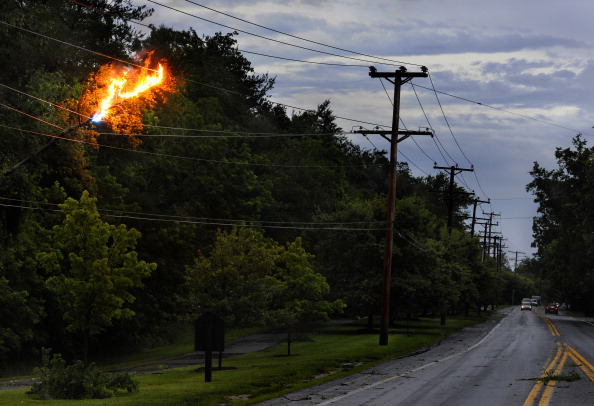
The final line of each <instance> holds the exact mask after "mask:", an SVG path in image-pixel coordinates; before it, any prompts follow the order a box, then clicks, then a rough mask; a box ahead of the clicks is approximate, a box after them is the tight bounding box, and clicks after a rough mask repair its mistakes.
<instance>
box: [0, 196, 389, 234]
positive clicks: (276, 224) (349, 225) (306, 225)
mask: <svg viewBox="0 0 594 406" xmlns="http://www.w3.org/2000/svg"><path fill="white" fill-rule="evenodd" d="M0 200H5V201H9V202H11V203H0V206H2V207H14V208H23V209H31V210H44V211H54V212H60V211H61V210H60V209H59V208H56V206H58V204H53V203H45V202H36V201H31V200H21V199H14V198H7V197H0ZM17 203H20V204H17ZM22 203H24V204H26V205H23V204H22ZM97 211H99V212H100V213H103V214H104V215H106V216H110V217H117V218H127V219H132V220H147V221H163V222H175V223H189V224H202V225H213V226H246V227H249V226H253V225H254V224H256V225H258V226H259V227H263V228H280V229H296V230H340V231H384V230H385V229H384V228H380V227H369V226H370V225H372V224H375V223H378V224H382V223H383V222H380V221H367V222H363V221H360V222H300V221H286V222H285V221H265V220H245V219H241V220H235V219H221V218H207V217H193V216H176V215H167V214H154V213H143V212H130V211H122V210H109V209H101V208H98V209H97ZM354 225H362V226H364V227H353V226H354ZM339 226H345V227H339Z"/></svg>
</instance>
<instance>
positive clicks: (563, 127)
mask: <svg viewBox="0 0 594 406" xmlns="http://www.w3.org/2000/svg"><path fill="white" fill-rule="evenodd" d="M415 86H417V87H420V88H422V89H425V90H429V91H431V92H436V93H439V94H443V95H445V96H448V97H452V98H454V99H458V100H462V101H465V102H468V103H472V104H476V105H479V106H483V107H487V108H489V109H493V110H497V111H500V112H502V113H506V114H512V115H514V116H517V117H521V118H525V119H527V120H532V121H536V122H539V123H541V124H546V125H550V126H553V127H557V128H561V129H564V130H568V131H572V132H574V133H579V134H584V135H589V136H593V137H594V134H589V133H587V132H584V131H580V130H576V129H573V128H569V127H566V126H562V125H560V124H555V123H553V122H550V121H546V120H541V119H539V118H536V117H531V116H528V115H525V114H521V113H516V112H514V111H510V110H506V109H503V108H500V107H495V106H492V105H489V104H485V103H481V102H478V101H475V100H471V99H468V98H465V97H461V96H456V95H453V94H451V93H446V92H442V91H439V90H435V89H431V88H429V87H425V86H421V85H415Z"/></svg>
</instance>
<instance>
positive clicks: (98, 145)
mask: <svg viewBox="0 0 594 406" xmlns="http://www.w3.org/2000/svg"><path fill="white" fill-rule="evenodd" d="M0 106H4V107H8V106H6V105H4V104H2V103H0ZM9 108H11V107H9ZM11 109H12V110H15V111H19V110H16V109H13V108H11ZM19 112H20V111H19ZM21 113H22V112H21ZM22 114H26V113H22ZM26 115H28V114H26ZM30 117H33V116H30ZM33 118H35V117H33ZM35 119H37V120H40V121H43V120H41V119H38V118H35ZM47 124H50V125H53V126H55V127H57V128H59V129H61V130H64V128H62V127H59V126H56V125H54V124H51V123H47ZM0 127H3V128H7V129H12V130H17V131H23V132H28V133H33V134H37V135H43V136H44V137H48V138H54V139H57V140H63V141H70V142H76V143H79V144H85V145H90V146H92V147H97V148H108V149H113V150H118V151H125V152H131V153H136V154H145V155H150V156H157V157H162V158H171V159H183V160H189V161H196V162H207V163H216V164H224V165H239V166H255V167H272V168H300V169H316V168H317V169H321V168H360V167H363V166H368V165H366V164H361V165H289V164H275V163H260V162H241V161H229V160H217V159H207V158H196V157H190V156H184V155H173V154H163V153H159V152H152V151H146V150H141V149H138V148H122V147H116V146H113V145H106V144H99V143H96V142H90V141H85V140H77V139H73V138H67V137H61V136H59V135H52V134H45V133H40V132H35V131H28V130H23V129H20V128H15V127H9V126H5V125H2V124H0Z"/></svg>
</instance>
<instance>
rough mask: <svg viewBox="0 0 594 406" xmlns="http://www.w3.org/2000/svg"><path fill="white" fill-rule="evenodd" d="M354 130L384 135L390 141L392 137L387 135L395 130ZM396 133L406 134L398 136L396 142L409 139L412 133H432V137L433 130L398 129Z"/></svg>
mask: <svg viewBox="0 0 594 406" xmlns="http://www.w3.org/2000/svg"><path fill="white" fill-rule="evenodd" d="M353 132H354V133H355V134H363V135H370V134H377V135H381V136H382V137H384V138H385V139H387V140H388V141H390V139H389V138H388V137H387V135H393V134H394V132H393V131H392V130H357V131H353ZM396 134H398V135H404V137H400V138H398V139H397V140H396V143H399V142H400V141H404V140H405V139H407V138H408V137H410V136H411V135H430V136H431V137H433V132H431V131H409V130H398V131H397V132H396Z"/></svg>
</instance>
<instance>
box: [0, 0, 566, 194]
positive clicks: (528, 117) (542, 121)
mask: <svg viewBox="0 0 594 406" xmlns="http://www.w3.org/2000/svg"><path fill="white" fill-rule="evenodd" d="M70 1H72V0H70ZM0 23H2V24H5V25H8V26H11V27H13V28H16V29H21V30H24V31H26V32H29V33H32V34H35V35H40V36H42V37H44V38H47V39H51V40H54V41H58V42H60V43H63V44H66V45H70V46H74V47H76V48H78V49H81V50H85V51H88V52H91V53H94V54H96V55H100V56H102V57H106V58H109V59H112V60H117V61H119V62H122V63H126V64H130V65H133V64H131V63H130V62H127V61H122V60H120V59H117V58H113V57H110V56H107V55H104V54H101V53H98V52H95V51H91V50H88V49H86V48H83V47H79V46H77V45H74V44H70V43H67V42H65V41H60V40H57V39H54V38H51V37H48V36H45V35H43V34H39V33H35V32H33V31H30V30H26V29H23V28H21V27H17V26H14V25H12V24H8V23H5V22H3V21H0ZM139 67H140V68H144V67H142V66H139ZM197 83H199V84H202V85H205V86H209V87H214V88H217V87H215V86H210V85H206V84H203V83H200V82H197ZM432 85H433V83H432ZM416 86H419V87H421V88H425V89H428V90H432V91H434V92H436V93H440V94H444V95H447V96H450V97H455V98H458V99H462V100H465V101H469V102H472V103H475V104H478V105H482V106H486V107H489V108H493V109H496V110H500V111H503V112H506V113H510V114H514V115H517V116H520V117H523V118H527V119H531V120H535V121H538V122H541V123H544V124H548V125H553V126H556V127H560V128H564V129H568V130H572V131H575V130H573V129H570V128H568V127H564V126H560V125H557V124H554V123H551V122H547V121H544V120H540V119H535V118H533V117H530V116H525V115H522V114H518V113H514V112H510V111H507V110H504V109H500V108H496V107H493V106H489V105H485V104H483V103H479V102H474V101H472V100H469V99H465V98H462V97H459V96H455V95H451V94H449V93H445V92H440V91H437V90H436V89H435V87H434V85H433V89H429V88H427V87H424V86H420V85H416ZM217 89H219V90H224V91H227V92H232V91H229V90H227V89H222V88H217ZM235 93H237V92H235ZM275 104H279V105H283V104H280V103H275ZM3 106H4V107H7V108H11V107H9V106H6V105H3ZM284 106H287V105H284ZM288 107H292V108H296V109H298V110H303V111H308V110H307V109H302V108H298V107H295V106H288ZM11 109H12V108H11ZM337 118H341V119H346V120H350V121H355V122H361V121H358V120H353V119H347V118H344V117H337ZM366 124H372V123H366ZM456 142H457V141H456ZM438 148H439V147H438ZM444 151H445V149H444ZM445 152H446V153H447V151H445ZM462 152H463V151H462ZM440 153H441V151H440ZM448 155H449V154H448ZM442 156H443V154H442ZM475 177H476V178H477V182H478V181H479V180H478V176H477V175H476V173H475ZM479 186H480V182H479ZM481 190H482V187H481ZM483 193H484V191H483ZM485 195H486V193H485Z"/></svg>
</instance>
